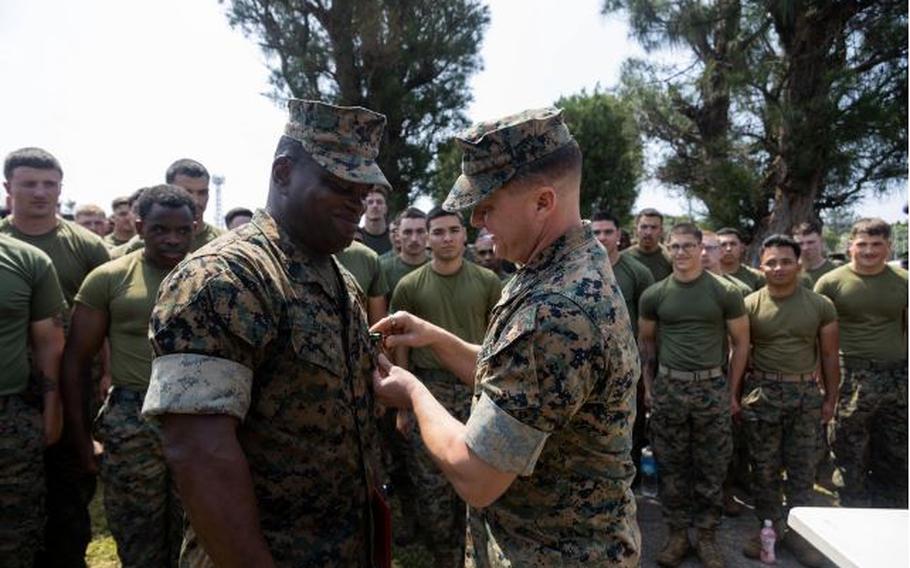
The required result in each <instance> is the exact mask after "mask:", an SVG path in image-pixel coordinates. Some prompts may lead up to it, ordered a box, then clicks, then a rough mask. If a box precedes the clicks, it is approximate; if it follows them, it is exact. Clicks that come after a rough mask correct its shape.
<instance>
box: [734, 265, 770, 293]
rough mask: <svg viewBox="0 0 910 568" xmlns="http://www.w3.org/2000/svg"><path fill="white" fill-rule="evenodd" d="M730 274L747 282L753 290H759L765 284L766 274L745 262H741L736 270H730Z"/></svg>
mask: <svg viewBox="0 0 910 568" xmlns="http://www.w3.org/2000/svg"><path fill="white" fill-rule="evenodd" d="M729 274H730V275H731V276H733V277H734V278H736V279H737V280H739V281H741V282H745V283H746V285H748V286H749V287H750V288H752V290H758V289H759V288H761V287H762V286H764V285H765V275H764V274H762V273H761V271H760V270H756V269H755V268H752V267H750V266H746V265H745V264H740V265H739V268H738V269H737V270H736V272H730V273H729Z"/></svg>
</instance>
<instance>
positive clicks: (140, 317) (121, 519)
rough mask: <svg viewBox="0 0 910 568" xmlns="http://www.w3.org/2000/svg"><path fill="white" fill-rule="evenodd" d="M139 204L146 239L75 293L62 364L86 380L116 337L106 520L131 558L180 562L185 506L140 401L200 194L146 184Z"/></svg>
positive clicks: (104, 474) (136, 563)
mask: <svg viewBox="0 0 910 568" xmlns="http://www.w3.org/2000/svg"><path fill="white" fill-rule="evenodd" d="M137 209H138V213H139V218H138V220H137V222H136V225H137V228H138V229H139V231H140V234H141V235H142V237H143V239H144V242H145V244H146V246H145V248H143V249H142V250H139V251H135V252H132V253H130V254H128V255H126V256H124V257H122V258H119V259H117V260H114V261H111V262H109V263H106V264H104V265H102V266H100V267H98V268H96V269H95V270H93V271H92V272H91V273H90V274H89V275H88V276H87V277H86V279H85V282H83V284H82V287H81V288H80V289H79V293H78V294H77V295H76V306H75V310H74V312H73V319H72V322H73V328H72V330H71V333H70V335H69V338H68V340H67V341H68V343H67V349H66V355H65V357H64V370H63V380H64V384H69V383H79V382H80V381H86V380H87V378H88V377H89V374H88V371H89V366H90V363H91V360H92V357H94V355H95V354H96V353H97V352H98V350H99V349H100V348H101V346H102V345H103V343H104V341H105V338H106V339H107V340H108V341H109V345H110V350H111V375H112V385H113V386H112V387H111V389H110V392H109V393H108V395H107V399H106V401H105V404H104V407H103V408H102V409H101V412H100V413H99V415H98V418H97V419H96V421H95V429H94V435H95V438H96V439H97V440H98V441H100V442H101V443H102V444H103V445H104V453H103V454H102V455H101V467H100V475H101V480H102V481H103V482H104V511H105V515H106V516H107V524H108V526H109V527H110V530H111V534H113V536H114V540H115V541H116V542H117V555H118V556H119V557H120V562H121V564H122V565H123V566H124V567H126V568H130V567H141V566H148V567H161V566H175V565H176V564H177V558H178V555H179V552H180V544H181V542H182V539H183V509H182V508H181V507H180V501H179V498H178V497H177V491H176V487H175V485H174V482H173V480H172V478H171V475H170V472H169V471H168V469H167V465H166V464H165V461H164V455H163V452H162V446H161V436H160V432H159V430H158V428H157V427H156V426H155V425H154V424H150V423H148V422H146V421H144V420H142V418H141V416H140V411H141V409H142V401H143V399H144V398H145V392H146V389H147V387H148V382H149V376H150V375H151V369H152V349H151V346H150V345H149V342H148V321H149V317H150V316H151V314H152V309H153V308H154V306H155V300H156V298H157V296H158V288H159V286H160V284H161V282H162V280H164V277H165V276H166V275H167V274H168V272H170V270H171V269H172V268H173V267H174V266H176V265H177V263H178V262H179V261H180V260H182V259H183V257H184V256H185V255H186V252H187V250H188V249H189V246H190V242H191V241H192V235H193V215H194V209H195V204H194V202H193V200H192V199H191V198H190V196H189V195H188V194H187V193H186V191H184V190H183V189H182V188H180V187H177V186H173V185H163V186H156V187H151V188H148V189H147V190H146V191H145V192H144V193H143V194H142V196H141V197H140V198H139V201H138V208H137ZM66 406H67V409H68V411H67V418H68V419H71V421H72V422H73V423H77V424H79V423H82V422H83V420H82V417H81V416H80V415H79V414H78V413H79V409H80V408H81V407H82V404H81V403H80V402H79V401H78V400H72V397H67V400H66ZM71 434H73V440H72V442H73V445H74V449H75V451H76V453H77V454H79V455H80V456H81V461H82V462H83V463H91V462H92V461H93V456H92V454H93V451H92V449H93V442H92V436H91V433H90V432H89V429H88V428H86V429H84V431H81V432H79V434H80V435H79V436H78V437H77V436H76V435H75V434H76V433H75V430H72V431H71Z"/></svg>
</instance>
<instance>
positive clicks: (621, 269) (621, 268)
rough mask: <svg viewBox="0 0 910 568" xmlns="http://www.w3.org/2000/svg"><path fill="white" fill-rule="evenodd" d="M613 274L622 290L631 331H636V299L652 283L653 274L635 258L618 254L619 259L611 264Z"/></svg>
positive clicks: (639, 297)
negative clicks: (630, 321)
mask: <svg viewBox="0 0 910 568" xmlns="http://www.w3.org/2000/svg"><path fill="white" fill-rule="evenodd" d="M613 275H614V276H615V277H616V283H617V284H619V289H620V290H621V291H622V296H623V298H624V299H625V301H626V308H627V309H628V310H629V319H631V320H632V331H633V332H634V333H636V334H637V333H638V300H639V299H641V295H642V293H644V291H645V290H646V289H647V288H648V286H650V285H651V284H654V276H653V275H652V274H651V271H650V270H648V268H647V267H646V266H645V265H644V264H642V263H640V262H638V261H637V260H635V258H633V257H632V256H624V255H619V260H617V261H616V264H614V265H613Z"/></svg>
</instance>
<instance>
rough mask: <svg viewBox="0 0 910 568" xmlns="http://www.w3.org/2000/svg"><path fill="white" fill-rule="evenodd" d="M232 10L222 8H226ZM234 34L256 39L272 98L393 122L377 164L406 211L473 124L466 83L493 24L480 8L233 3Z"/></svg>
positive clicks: (388, 0)
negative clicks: (361, 109)
mask: <svg viewBox="0 0 910 568" xmlns="http://www.w3.org/2000/svg"><path fill="white" fill-rule="evenodd" d="M221 1H222V2H225V0H221ZM225 3H226V4H227V5H228V8H227V15H228V21H229V22H230V24H231V26H232V27H235V28H239V29H240V30H242V31H243V32H244V33H245V34H246V35H248V36H250V37H252V38H255V39H256V40H257V41H258V42H259V45H260V47H261V48H262V49H263V51H264V52H265V54H266V56H267V61H268V64H269V67H270V69H271V82H272V85H273V87H274V91H273V92H272V96H273V97H274V98H276V99H278V100H283V99H284V98H287V97H290V96H293V97H299V98H309V99H319V100H324V101H328V102H333V103H336V104H341V105H360V106H365V107H367V108H370V109H373V110H375V111H378V112H381V113H383V114H385V115H386V117H387V118H388V122H387V124H386V131H385V137H384V139H383V143H382V150H381V151H380V155H379V159H378V161H379V165H380V167H382V170H383V172H384V173H385V174H386V177H387V178H388V179H389V182H390V183H391V184H392V186H393V188H394V189H395V191H394V192H393V194H392V198H391V204H390V205H391V209H392V210H393V211H395V210H399V209H401V208H402V207H403V206H404V205H406V204H407V203H408V202H409V201H410V199H411V198H413V197H414V195H415V194H416V193H417V192H418V191H419V189H420V188H423V187H426V186H427V184H428V183H429V181H430V178H431V177H432V175H433V172H432V163H433V161H432V158H433V156H434V154H435V153H436V148H437V145H438V144H439V142H440V141H441V140H443V139H444V138H445V137H446V136H447V135H449V134H450V133H451V132H453V131H454V130H456V129H458V128H460V127H462V126H464V125H465V124H466V122H467V121H466V118H465V116H464V114H463V112H462V111H463V109H464V108H465V106H466V105H467V104H468V102H470V100H471V94H470V91H469V89H468V78H469V77H470V76H471V74H473V73H474V72H476V71H477V70H479V69H480V68H481V66H482V64H481V60H480V56H479V49H480V43H481V39H482V37H483V33H484V31H485V29H486V27H487V25H488V24H489V10H488V8H487V7H486V6H484V5H482V4H481V2H480V0H408V1H405V0H228V1H226V2H225Z"/></svg>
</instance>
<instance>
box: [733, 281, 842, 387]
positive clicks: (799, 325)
mask: <svg viewBox="0 0 910 568" xmlns="http://www.w3.org/2000/svg"><path fill="white" fill-rule="evenodd" d="M746 313H748V314H749V328H750V337H751V341H752V365H753V366H754V367H755V368H756V369H758V370H760V371H766V372H770V373H775V372H776V373H791V374H801V373H811V372H812V371H814V370H815V367H816V366H817V365H818V330H819V329H821V328H823V327H824V326H826V325H828V324H829V323H831V322H833V321H834V320H836V319H837V311H836V310H835V309H834V304H832V303H831V300H829V299H828V298H826V297H824V296H822V295H820V294H816V293H815V292H813V291H811V290H807V289H806V288H804V287H802V286H797V287H796V291H795V292H794V293H793V294H791V295H790V296H787V297H786V298H773V297H772V296H771V293H770V292H769V291H768V287H767V286H765V287H763V288H761V289H760V290H758V291H757V292H753V293H752V294H750V295H749V297H748V298H746Z"/></svg>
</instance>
